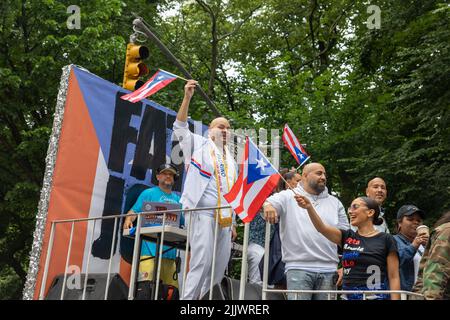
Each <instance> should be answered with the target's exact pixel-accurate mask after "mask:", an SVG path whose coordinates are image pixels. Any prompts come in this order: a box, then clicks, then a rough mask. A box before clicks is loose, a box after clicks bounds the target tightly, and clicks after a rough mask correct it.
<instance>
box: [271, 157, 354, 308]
mask: <svg viewBox="0 0 450 320" xmlns="http://www.w3.org/2000/svg"><path fill="white" fill-rule="evenodd" d="M326 182H327V176H326V171H325V168H324V167H323V165H321V164H320V163H310V164H307V165H306V166H305V167H304V168H303V173H302V181H301V182H300V183H298V184H297V187H295V188H294V189H293V190H285V191H281V192H279V193H276V194H274V195H273V196H271V197H269V198H268V199H267V201H266V202H265V203H264V205H263V208H264V218H265V219H266V220H267V221H268V222H270V223H276V222H277V221H278V220H279V222H280V239H281V252H282V260H283V262H284V263H285V272H286V281H287V289H288V290H336V282H337V266H338V262H339V257H338V251H337V246H336V245H335V244H334V243H332V242H331V241H329V240H327V239H326V238H325V237H324V236H322V235H321V234H320V233H319V232H317V230H316V229H315V228H314V225H313V224H312V222H311V220H310V219H309V216H308V213H307V212H306V210H305V209H303V208H301V207H300V206H298V205H297V202H296V201H295V198H294V195H295V194H301V195H304V196H306V197H307V198H308V199H309V200H310V201H311V203H312V204H313V206H314V208H315V209H316V211H317V213H318V214H319V216H320V217H321V218H322V220H324V221H326V223H327V224H330V225H333V226H334V227H337V228H339V229H348V228H349V227H350V225H349V223H348V218H347V215H346V212H345V209H344V206H343V205H342V203H341V202H340V201H339V199H337V198H336V197H334V196H332V195H330V194H328V189H327V187H326ZM288 298H289V299H290V300H293V299H295V295H294V294H289V295H288ZM327 298H328V296H327V294H324V293H318V294H311V293H302V294H299V295H298V299H299V300H326V299H327Z"/></svg>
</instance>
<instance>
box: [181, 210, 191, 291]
mask: <svg viewBox="0 0 450 320" xmlns="http://www.w3.org/2000/svg"><path fill="white" fill-rule="evenodd" d="M188 214H189V221H188V220H187V219H185V220H186V221H188V223H187V234H186V251H185V252H184V268H183V288H182V291H181V299H184V292H185V288H186V275H187V267H188V258H189V236H190V234H191V224H192V213H191V212H189V213H188Z"/></svg>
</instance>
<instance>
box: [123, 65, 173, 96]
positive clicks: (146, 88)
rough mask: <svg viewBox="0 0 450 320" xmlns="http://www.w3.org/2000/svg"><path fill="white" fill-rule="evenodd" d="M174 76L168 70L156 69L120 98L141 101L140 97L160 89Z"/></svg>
mask: <svg viewBox="0 0 450 320" xmlns="http://www.w3.org/2000/svg"><path fill="white" fill-rule="evenodd" d="M176 78H177V76H176V75H174V74H172V73H170V72H167V71H163V70H158V71H157V72H156V73H155V74H154V75H153V77H151V78H150V79H149V80H148V81H147V82H146V83H144V84H143V85H142V87H140V88H139V89H137V90H136V91H133V92H131V93H129V94H126V95H123V96H122V97H121V98H122V99H123V100H127V101H130V102H133V103H135V102H138V101H141V100H142V99H144V98H146V97H148V96H150V95H152V94H154V93H155V92H157V91H159V90H161V89H162V88H164V87H165V86H167V85H168V84H169V83H171V82H172V81H173V80H175V79H176Z"/></svg>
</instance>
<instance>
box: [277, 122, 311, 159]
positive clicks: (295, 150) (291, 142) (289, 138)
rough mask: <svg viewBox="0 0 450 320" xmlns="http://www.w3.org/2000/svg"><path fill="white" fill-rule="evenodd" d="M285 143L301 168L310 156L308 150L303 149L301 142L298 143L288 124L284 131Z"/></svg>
mask: <svg viewBox="0 0 450 320" xmlns="http://www.w3.org/2000/svg"><path fill="white" fill-rule="evenodd" d="M283 141H284V144H285V145H286V147H287V148H288V149H289V151H290V153H291V154H292V156H293V157H294V158H295V160H296V161H297V162H298V164H299V165H300V166H302V165H303V164H304V163H305V162H306V161H308V159H309V158H310V156H309V155H308V153H307V152H306V150H305V149H304V148H303V147H302V145H301V144H300V141H298V139H297V137H296V136H295V135H294V133H293V132H292V130H291V128H289V126H288V125H287V124H285V125H284V130H283Z"/></svg>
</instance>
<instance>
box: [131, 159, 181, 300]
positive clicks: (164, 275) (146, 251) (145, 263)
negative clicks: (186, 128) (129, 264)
mask: <svg viewBox="0 0 450 320" xmlns="http://www.w3.org/2000/svg"><path fill="white" fill-rule="evenodd" d="M177 176H178V170H177V168H176V167H175V166H174V165H172V164H162V165H161V166H160V167H159V168H158V170H157V171H156V179H157V180H158V186H157V187H153V188H149V189H145V190H144V191H142V193H141V194H140V195H139V198H138V199H137V200H136V203H135V204H134V205H133V207H132V208H131V210H130V211H128V213H127V214H135V213H140V212H143V211H145V210H144V209H143V206H144V203H145V202H164V203H173V204H179V203H180V197H179V196H178V195H177V194H175V193H173V192H172V187H173V185H174V183H175V179H176V177H177ZM169 218H171V217H170V216H169V217H167V218H166V219H169ZM135 219H136V216H127V217H126V218H125V222H124V224H123V228H124V229H129V228H131V227H133V221H134V220H135ZM180 222H181V223H180V224H181V225H183V224H184V219H183V216H181V219H180ZM163 252H164V253H163V255H162V260H161V261H162V262H161V280H162V282H163V283H164V284H168V285H172V286H174V287H176V288H178V280H177V276H174V275H175V274H176V273H177V271H176V269H177V268H176V264H175V259H176V255H177V251H176V249H175V248H171V247H169V246H163ZM155 256H156V244H155V243H154V242H150V241H147V240H143V241H142V244H141V257H140V262H139V275H138V283H137V293H136V300H149V299H151V297H150V291H151V290H150V288H149V287H148V286H147V284H148V283H149V282H150V281H152V280H153V271H154V265H155V259H154V258H155Z"/></svg>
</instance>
